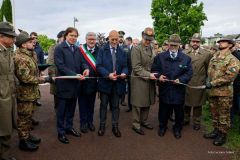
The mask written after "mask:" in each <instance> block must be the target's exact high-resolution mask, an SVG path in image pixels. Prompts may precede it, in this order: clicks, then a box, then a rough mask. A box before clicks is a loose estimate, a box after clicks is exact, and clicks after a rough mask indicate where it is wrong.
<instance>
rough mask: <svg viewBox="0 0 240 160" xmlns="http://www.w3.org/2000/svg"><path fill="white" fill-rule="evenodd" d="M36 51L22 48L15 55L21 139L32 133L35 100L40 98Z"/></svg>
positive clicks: (19, 133)
mask: <svg viewBox="0 0 240 160" xmlns="http://www.w3.org/2000/svg"><path fill="white" fill-rule="evenodd" d="M34 54H35V53H34V52H33V51H29V50H27V49H23V48H20V49H18V50H16V55H15V57H14V63H15V67H16V69H15V72H16V76H17V78H18V79H19V81H20V84H19V86H17V104H18V121H17V123H18V135H19V138H20V139H27V138H28V137H29V133H30V127H31V118H32V113H33V108H34V105H35V103H34V101H35V100H36V99H38V98H40V93H39V87H38V84H39V79H38V75H39V71H38V65H37V61H36V59H35V58H34Z"/></svg>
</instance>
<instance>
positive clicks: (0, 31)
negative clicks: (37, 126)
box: [0, 22, 17, 160]
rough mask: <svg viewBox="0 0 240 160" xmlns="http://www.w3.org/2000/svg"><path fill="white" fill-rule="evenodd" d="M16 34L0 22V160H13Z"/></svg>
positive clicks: (7, 25) (9, 25) (6, 24)
mask: <svg viewBox="0 0 240 160" xmlns="http://www.w3.org/2000/svg"><path fill="white" fill-rule="evenodd" d="M16 36H17V35H16V33H15V31H14V28H13V26H12V25H11V24H9V23H7V22H0V64H1V65H0V79H1V82H0V90H1V94H0V113H1V116H0V159H1V160H9V159H12V160H14V159H15V158H13V157H9V155H8V151H9V149H10V139H11V134H12V132H13V126H14V115H15V114H14V110H15V103H16V100H15V98H16V95H15V77H14V63H13V57H12V56H13V49H12V47H13V44H14V42H15V37H16Z"/></svg>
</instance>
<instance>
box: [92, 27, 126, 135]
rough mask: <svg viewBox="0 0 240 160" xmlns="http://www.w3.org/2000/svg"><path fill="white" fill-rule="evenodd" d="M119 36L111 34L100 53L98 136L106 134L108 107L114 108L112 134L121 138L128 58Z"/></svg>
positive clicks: (98, 61) (98, 67)
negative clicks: (120, 125) (119, 127)
mask: <svg viewBox="0 0 240 160" xmlns="http://www.w3.org/2000/svg"><path fill="white" fill-rule="evenodd" d="M118 41H119V34H118V32H117V31H115V30H113V31H111V32H110V33H109V43H107V44H106V45H104V46H103V48H101V49H100V50H99V52H98V57H97V63H96V66H97V72H98V73H99V76H100V79H99V91H100V100H101V103H100V127H99V130H98V135H99V136H103V135H104V132H105V124H106V118H107V117H106V116H107V105H108V103H110V106H112V132H113V134H114V135H115V136H116V137H121V132H120V131H119V129H118V120H119V99H120V95H122V94H123V93H124V92H125V90H126V88H125V78H126V76H127V74H128V69H127V56H126V54H125V53H124V52H123V50H122V49H121V48H120V47H119V46H118Z"/></svg>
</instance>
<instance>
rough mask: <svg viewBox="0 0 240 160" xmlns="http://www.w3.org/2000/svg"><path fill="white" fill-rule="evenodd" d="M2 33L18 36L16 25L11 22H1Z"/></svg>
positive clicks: (0, 30)
mask: <svg viewBox="0 0 240 160" xmlns="http://www.w3.org/2000/svg"><path fill="white" fill-rule="evenodd" d="M0 33H2V34H4V35H7V36H11V37H16V36H17V34H16V32H15V30H14V27H13V26H12V25H11V24H10V23H9V22H0Z"/></svg>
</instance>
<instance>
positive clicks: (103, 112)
mask: <svg viewBox="0 0 240 160" xmlns="http://www.w3.org/2000/svg"><path fill="white" fill-rule="evenodd" d="M119 99H120V96H119V95H118V94H117V89H116V86H114V87H113V89H112V91H111V93H110V94H106V93H103V92H100V100H101V103H100V126H105V124H106V119H107V106H108V103H109V105H110V106H111V107H112V126H113V127H117V126H118V119H119Z"/></svg>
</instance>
